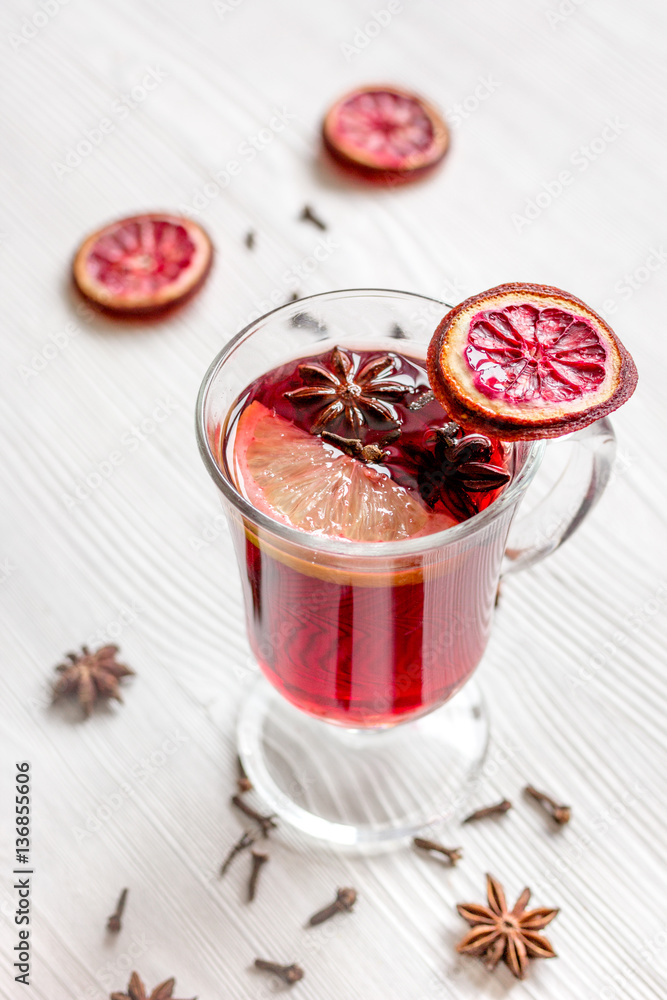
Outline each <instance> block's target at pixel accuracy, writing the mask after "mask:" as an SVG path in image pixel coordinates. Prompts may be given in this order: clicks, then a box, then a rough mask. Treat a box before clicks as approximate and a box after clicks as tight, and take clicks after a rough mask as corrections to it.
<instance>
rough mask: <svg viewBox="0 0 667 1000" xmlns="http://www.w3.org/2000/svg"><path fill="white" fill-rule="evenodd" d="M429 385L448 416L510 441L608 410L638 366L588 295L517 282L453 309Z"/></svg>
mask: <svg viewBox="0 0 667 1000" xmlns="http://www.w3.org/2000/svg"><path fill="white" fill-rule="evenodd" d="M428 373H429V381H430V382H431V387H432V389H433V392H434V393H435V395H436V396H437V398H438V400H439V401H440V403H441V404H442V405H443V406H444V407H445V408H446V409H447V410H448V412H449V413H450V414H451V416H452V417H453V418H454V419H455V420H457V421H459V422H460V423H462V424H464V425H465V426H466V427H470V428H472V429H474V430H479V431H482V432H483V433H486V434H491V435H492V436H495V437H499V438H502V439H504V440H506V441H511V440H529V439H533V438H549V437H558V436H559V435H561V434H568V433H570V432H571V431H575V430H579V429H580V428H582V427H586V426H587V425H588V424H591V423H593V421H595V420H599V419H600V418H601V417H604V416H606V415H607V414H608V413H611V411H612V410H615V409H617V407H619V406H620V405H621V404H622V403H624V402H625V401H626V400H627V399H629V397H630V396H631V395H632V393H633V392H634V390H635V386H636V384H637V369H636V367H635V363H634V361H633V360H632V358H631V357H630V354H629V353H628V351H627V350H626V349H625V347H624V346H623V344H622V343H621V342H620V340H619V339H618V337H617V336H616V334H615V333H614V331H613V330H612V329H611V327H610V326H609V325H608V324H607V323H606V322H605V321H604V320H603V319H602V317H601V316H598V314H597V313H596V312H594V311H593V310H592V309H591V308H590V307H589V306H587V305H586V304H585V303H584V302H582V301H581V299H578V298H575V296H574V295H570V294H569V293H568V292H564V291H561V289H559V288H551V287H549V286H548V285H530V284H520V283H513V284H507V285H499V286H498V287H497V288H491V289H489V290H488V291H486V292H481V293H479V294H478V295H473V296H472V297H471V298H469V299H466V300H465V302H462V303H461V304H460V305H458V306H456V307H455V308H454V309H452V310H451V312H449V313H447V315H446V316H445V317H444V319H443V320H442V322H441V323H440V325H439V326H438V328H437V330H436V331H435V334H434V335H433V339H432V340H431V343H430V346H429V352H428Z"/></svg>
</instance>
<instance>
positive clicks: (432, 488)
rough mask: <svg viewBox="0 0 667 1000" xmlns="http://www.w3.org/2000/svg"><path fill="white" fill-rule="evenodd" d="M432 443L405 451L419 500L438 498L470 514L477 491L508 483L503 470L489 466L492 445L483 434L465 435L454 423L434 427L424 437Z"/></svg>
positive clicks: (474, 510) (432, 504) (459, 512)
mask: <svg viewBox="0 0 667 1000" xmlns="http://www.w3.org/2000/svg"><path fill="white" fill-rule="evenodd" d="M429 439H430V441H431V442H432V441H433V439H434V440H435V445H434V447H433V449H432V450H431V449H430V448H429V447H425V448H419V449H417V448H414V447H411V446H408V445H406V446H405V451H406V453H407V455H408V457H409V458H410V459H411V460H412V463H413V466H414V475H415V478H416V481H417V487H418V489H419V493H420V495H421V497H422V500H423V501H424V503H425V504H426V505H427V507H430V508H431V510H433V508H434V507H435V505H436V503H437V502H438V501H441V502H442V503H443V504H444V505H445V507H447V508H448V509H449V510H451V511H452V513H454V514H457V515H459V516H462V517H472V516H473V514H476V513H477V512H478V510H479V506H478V503H477V499H476V497H475V495H474V494H476V493H490V492H492V491H493V490H497V489H500V487H501V486H504V485H505V484H506V483H508V482H509V480H510V476H509V473H508V472H506V471H505V469H503V468H500V467H499V466H497V465H491V464H490V462H491V457H492V455H493V445H492V444H491V441H490V440H489V438H488V437H486V435H484V434H464V433H463V431H462V429H461V427H459V425H458V424H455V423H449V424H445V425H444V426H443V427H435V428H433V429H432V430H429V431H428V432H427V436H426V440H427V442H428V441H429Z"/></svg>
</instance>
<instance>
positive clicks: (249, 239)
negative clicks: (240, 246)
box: [244, 229, 255, 250]
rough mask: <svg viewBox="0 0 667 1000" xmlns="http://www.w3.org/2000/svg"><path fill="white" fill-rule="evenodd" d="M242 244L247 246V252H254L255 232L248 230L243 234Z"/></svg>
mask: <svg viewBox="0 0 667 1000" xmlns="http://www.w3.org/2000/svg"><path fill="white" fill-rule="evenodd" d="M244 242H245V245H246V246H247V248H248V250H254V249H255V231H254V229H249V230H248V232H247V233H246V234H245V240H244Z"/></svg>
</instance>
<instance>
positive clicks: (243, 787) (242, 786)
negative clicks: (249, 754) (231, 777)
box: [236, 757, 252, 794]
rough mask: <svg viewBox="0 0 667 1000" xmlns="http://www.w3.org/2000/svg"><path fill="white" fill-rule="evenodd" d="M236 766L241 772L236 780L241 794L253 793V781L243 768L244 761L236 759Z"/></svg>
mask: <svg viewBox="0 0 667 1000" xmlns="http://www.w3.org/2000/svg"><path fill="white" fill-rule="evenodd" d="M236 766H237V767H238V771H239V776H238V778H237V779H236V784H237V786H238V790H239V792H241V794H243V792H251V791H252V781H251V780H250V778H249V777H248V775H247V774H246V773H245V768H244V766H243V761H242V760H241V758H240V757H237V758H236Z"/></svg>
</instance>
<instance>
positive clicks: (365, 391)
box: [285, 347, 410, 437]
mask: <svg viewBox="0 0 667 1000" xmlns="http://www.w3.org/2000/svg"><path fill="white" fill-rule="evenodd" d="M397 368H398V359H397V357H396V356H395V355H394V354H381V355H378V356H377V357H375V358H371V359H370V360H369V361H367V362H366V363H365V364H364V365H362V366H361V368H359V369H358V370H357V369H356V368H355V363H354V360H353V359H352V357H351V356H350V355H349V354H348V353H346V352H345V351H343V350H341V349H340V347H334V349H333V351H332V352H331V355H330V357H329V364H328V366H325V365H323V364H319V363H318V362H316V361H312V362H306V363H304V364H302V365H299V368H298V371H299V375H300V376H301V378H302V379H303V381H304V382H305V383H306V385H303V386H301V387H300V388H298V389H290V390H289V391H288V392H286V393H285V396H286V398H287V399H291V400H292V402H294V403H296V404H297V405H299V404H304V403H305V404H309V403H318V402H321V403H322V404H324V405H323V408H322V410H321V411H320V413H319V415H318V417H317V420H316V421H315V423H314V424H313V426H312V427H311V431H312V433H313V434H317V433H319V431H321V430H322V429H323V428H324V427H326V426H327V425H329V424H331V423H333V422H334V421H337V420H338V419H339V418H344V419H345V420H346V421H347V423H348V425H349V426H350V427H351V428H352V430H353V431H354V434H355V436H356V437H358V436H359V431H360V429H361V427H362V425H363V424H367V423H368V417H369V415H370V416H372V417H375V418H376V419H379V420H380V421H381V422H383V423H384V422H386V423H393V424H398V423H399V417H398V413H397V412H396V409H395V407H394V406H392V403H396V402H398V401H399V400H401V399H402V398H403V396H404V395H405V394H406V392H408V391H410V389H409V386H406V385H402V384H401V383H400V382H392V381H389V380H387V378H386V376H387V375H393V374H394V373H395V372H396V371H397Z"/></svg>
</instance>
